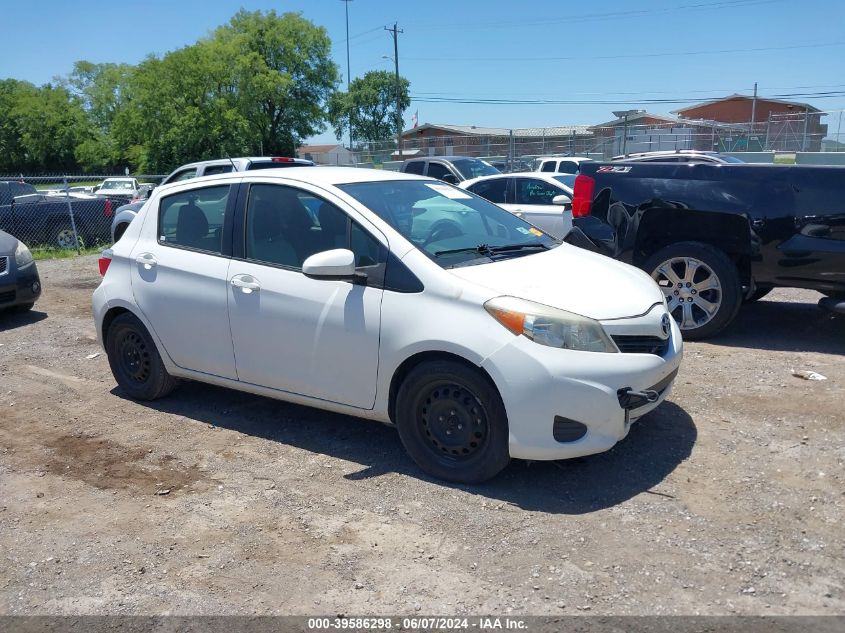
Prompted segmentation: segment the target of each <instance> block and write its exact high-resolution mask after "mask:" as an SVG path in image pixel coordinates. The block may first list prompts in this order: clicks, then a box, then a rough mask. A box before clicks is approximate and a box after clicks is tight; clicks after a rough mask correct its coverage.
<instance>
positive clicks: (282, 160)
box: [270, 156, 294, 163]
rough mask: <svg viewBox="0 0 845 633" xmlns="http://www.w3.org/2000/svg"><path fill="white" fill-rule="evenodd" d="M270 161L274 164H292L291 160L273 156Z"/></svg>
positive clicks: (292, 160)
mask: <svg viewBox="0 0 845 633" xmlns="http://www.w3.org/2000/svg"><path fill="white" fill-rule="evenodd" d="M270 160H271V161H272V162H274V163H292V162H294V159H293V158H286V157H284V156H274V157H273V158H271V159H270Z"/></svg>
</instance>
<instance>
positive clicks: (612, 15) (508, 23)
mask: <svg viewBox="0 0 845 633" xmlns="http://www.w3.org/2000/svg"><path fill="white" fill-rule="evenodd" d="M784 1H785V0H717V1H716V2H697V3H694V4H687V5H680V6H677V7H665V8H659V9H634V10H627V11H605V12H601V13H584V14H580V15H578V14H576V15H567V16H561V17H558V18H555V17H550V18H546V19H543V20H523V21H514V20H505V21H501V20H496V21H491V22H483V21H473V23H472V28H473V30H479V29H497V28H508V29H515V28H522V27H531V28H536V27H538V26H546V25H556V24H575V23H583V22H602V21H607V20H619V19H631V18H638V17H644V16H648V15H652V14H660V13H674V12H679V11H695V10H709V9H732V8H745V7H756V6H760V5H766V4H774V3H775V2H784ZM465 28H466V26H465V25H460V24H456V25H448V24H442V23H430V24H428V25H427V24H425V23H418V24H417V25H415V26H414V30H415V31H448V30H464V29H465Z"/></svg>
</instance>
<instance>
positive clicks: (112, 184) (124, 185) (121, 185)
mask: <svg viewBox="0 0 845 633" xmlns="http://www.w3.org/2000/svg"><path fill="white" fill-rule="evenodd" d="M100 189H134V187H133V186H132V181H131V180H106V181H105V182H103V185H102V186H101V187H100Z"/></svg>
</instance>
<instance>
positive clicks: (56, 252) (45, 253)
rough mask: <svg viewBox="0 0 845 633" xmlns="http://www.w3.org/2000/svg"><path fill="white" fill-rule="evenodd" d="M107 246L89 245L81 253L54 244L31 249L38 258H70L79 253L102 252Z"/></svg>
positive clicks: (33, 255)
mask: <svg viewBox="0 0 845 633" xmlns="http://www.w3.org/2000/svg"><path fill="white" fill-rule="evenodd" d="M104 248H106V247H105V246H103V245H102V244H101V245H99V246H88V247H86V248H83V249H80V251H79V253H77V252H76V250H74V249H72V248H56V247H54V246H36V247H34V248H31V249H29V250H30V251H31V252H32V257H33V258H34V259H36V260H39V261H40V260H42V259H68V258H70V257H77V255H95V254H97V253H100V252H101V251H102V250H103V249H104Z"/></svg>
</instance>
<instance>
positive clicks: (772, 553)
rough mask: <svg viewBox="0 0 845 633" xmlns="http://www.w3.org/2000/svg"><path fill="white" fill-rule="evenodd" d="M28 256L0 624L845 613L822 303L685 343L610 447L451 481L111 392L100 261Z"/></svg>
mask: <svg viewBox="0 0 845 633" xmlns="http://www.w3.org/2000/svg"><path fill="white" fill-rule="evenodd" d="M38 267H39V271H40V272H41V274H42V279H43V281H44V287H45V291H44V295H43V297H42V299H41V300H40V301H39V303H38V304H37V306H36V309H35V311H33V312H30V313H28V314H23V315H22V314H17V315H0V345H2V347H0V615H3V614H25V615H29V614H161V613H170V614H176V615H193V614H208V615H211V614H224V613H225V614H243V615H251V614H260V615H265V614H267V615H269V614H322V615H325V614H327V613H356V614H397V613H398V614H409V615H414V614H416V615H419V614H433V613H439V614H445V615H450V614H456V615H460V614H473V613H475V614H477V613H499V614H506V613H512V614H542V615H568V614H592V615H611V614H612V615H642V614H660V615H672V614H694V613H700V614H705V615H729V614H766V615H781V614H801V615H803V614H823V615H841V614H842V613H845V530H843V529H842V517H843V516H845V494H843V492H842V491H843V490H845V449H843V447H845V414H843V409H842V403H843V401H845V318H835V317H831V316H830V315H827V314H826V313H824V312H822V311H820V310H818V309H817V308H816V307H815V302H816V301H817V299H818V295H817V294H816V293H812V292H808V291H802V290H776V291H774V292H772V293H771V294H770V295H769V296H768V297H766V300H763V301H760V302H758V303H756V304H754V305H751V306H746V307H744V308H743V310H742V312H741V313H740V315H739V318H738V319H737V322H736V323H735V324H734V325H733V326H732V327H731V328H730V329H729V330H728V331H727V332H725V334H724V336H720V337H718V338H717V339H714V340H712V341H709V342H706V343H705V342H702V343H689V344H687V345H686V346H685V354H684V362H683V365H682V368H681V372H680V374H679V377H678V380H677V382H676V385H675V389H674V391H673V393H672V394H671V396H670V399H669V401H667V402H666V403H664V404H663V405H661V406H660V407H659V408H658V409H657V410H655V411H654V412H652V413H650V414H649V415H647V416H645V417H644V418H642V419H641V420H639V421H638V422H637V423H636V424H635V425H634V426H633V427H632V429H631V433H630V434H629V435H628V437H627V438H626V439H625V440H624V441H622V442H620V443H619V444H618V445H617V446H616V447H614V448H613V450H611V451H608V452H606V453H602V454H600V455H594V456H590V457H586V458H582V459H577V460H569V461H562V462H535V463H528V462H523V461H519V460H515V461H514V462H512V463H511V465H510V466H508V468H506V469H505V471H504V472H503V473H502V474H501V475H499V476H498V477H496V478H495V479H494V480H492V481H490V482H488V483H485V484H483V485H479V486H454V485H449V484H445V483H443V482H439V481H434V480H432V479H430V478H428V477H426V476H425V475H424V474H422V473H421V472H420V471H419V470H418V469H417V468H416V467H415V466H414V464H413V463H412V462H411V461H410V460H409V459H408V457H407V456H406V455H405V453H404V451H403V450H402V446H401V443H400V441H399V438H398V436H397V434H396V432H395V430H394V429H391V428H388V427H385V426H382V425H379V424H375V423H372V422H367V421H364V420H359V419H355V418H351V417H348V416H343V415H338V414H331V413H326V412H323V411H319V410H316V409H309V408H306V407H300V406H295V405H290V404H285V403H283V402H280V401H275V400H269V399H266V398H261V397H258V396H252V395H247V394H243V393H238V392H234V391H230V390H226V389H222V388H219V387H212V386H208V385H203V384H200V383H192V382H188V381H185V382H183V383H182V384H180V386H179V388H178V389H177V390H176V391H175V392H174V393H173V394H172V396H170V397H168V398H166V399H163V400H160V401H157V402H152V403H142V402H133V401H130V400H128V399H126V398H125V397H124V396H123V394H122V393H121V391H120V390H119V389H117V388H115V382H114V379H113V377H112V376H111V373H110V371H109V366H108V360H107V358H106V356H105V354H104V353H103V352H102V350H99V349H98V348H97V347H95V345H94V338H93V336H94V325H93V321H92V318H91V314H90V310H91V307H90V306H91V290H90V288H93V287H94V285H95V284H96V282H97V280H98V277H97V265H96V256H92V257H81V258H75V259H69V260H61V261H39V262H38ZM96 352H100V354H99V355H95V353H96ZM792 369H802V370H803V369H808V370H814V371H817V372H819V373H821V374H824V375H825V376H826V377H827V380H825V381H821V382H813V383H810V382H807V381H802V380H798V379H797V378H795V377H793V376H792V374H791V370H792ZM163 489H169V490H170V491H171V492H170V493H169V494H167V495H157V494H156V492H157V491H159V490H163Z"/></svg>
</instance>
